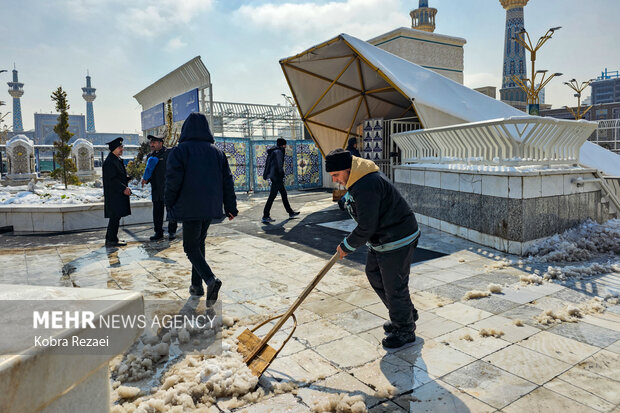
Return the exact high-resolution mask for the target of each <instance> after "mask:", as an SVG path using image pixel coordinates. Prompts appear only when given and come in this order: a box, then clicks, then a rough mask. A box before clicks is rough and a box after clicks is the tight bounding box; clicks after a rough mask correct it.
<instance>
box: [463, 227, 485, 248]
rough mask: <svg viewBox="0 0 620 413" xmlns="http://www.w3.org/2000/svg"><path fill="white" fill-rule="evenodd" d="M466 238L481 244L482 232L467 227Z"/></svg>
mask: <svg viewBox="0 0 620 413" xmlns="http://www.w3.org/2000/svg"><path fill="white" fill-rule="evenodd" d="M467 239H468V240H470V241H473V242H475V243H476V244H481V245H483V242H482V233H481V232H478V231H476V230H474V229H467Z"/></svg>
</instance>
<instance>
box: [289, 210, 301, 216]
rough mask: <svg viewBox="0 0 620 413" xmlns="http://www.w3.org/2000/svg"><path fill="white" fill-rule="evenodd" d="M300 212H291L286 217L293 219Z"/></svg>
mask: <svg viewBox="0 0 620 413" xmlns="http://www.w3.org/2000/svg"><path fill="white" fill-rule="evenodd" d="M299 214H300V212H299V211H293V212H289V214H288V217H289V218H295V217H296V216H297V215H299Z"/></svg>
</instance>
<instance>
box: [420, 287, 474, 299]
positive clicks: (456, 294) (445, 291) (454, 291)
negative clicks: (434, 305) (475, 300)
mask: <svg viewBox="0 0 620 413" xmlns="http://www.w3.org/2000/svg"><path fill="white" fill-rule="evenodd" d="M428 292H430V293H432V294H435V295H438V296H440V297H445V298H448V299H450V300H452V301H460V300H461V298H463V296H464V295H465V293H467V289H466V288H463V287H459V286H458V285H454V284H444V285H440V286H437V287H433V288H431V289H429V290H428Z"/></svg>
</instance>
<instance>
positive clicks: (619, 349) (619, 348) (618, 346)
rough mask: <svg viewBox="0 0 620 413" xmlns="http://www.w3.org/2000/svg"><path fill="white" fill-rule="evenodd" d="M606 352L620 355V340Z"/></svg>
mask: <svg viewBox="0 0 620 413" xmlns="http://www.w3.org/2000/svg"><path fill="white" fill-rule="evenodd" d="M605 350H607V351H611V352H612V353H616V354H620V340H618V341H616V342H615V343H613V344H612V345H611V346H609V347H607V348H606V349H605Z"/></svg>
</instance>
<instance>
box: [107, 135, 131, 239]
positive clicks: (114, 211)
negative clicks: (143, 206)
mask: <svg viewBox="0 0 620 413" xmlns="http://www.w3.org/2000/svg"><path fill="white" fill-rule="evenodd" d="M107 145H108V148H109V149H110V153H109V154H108V157H107V158H105V161H104V162H103V168H102V169H103V171H102V172H103V202H104V216H105V217H106V218H109V219H110V220H109V221H108V230H107V232H106V234H105V246H106V247H118V246H123V245H127V243H126V242H124V241H119V239H118V227H119V225H120V222H121V218H122V217H126V216H127V215H131V208H130V206H129V196H130V195H131V189H129V186H128V185H129V177H128V176H127V171H126V170H125V164H123V160H122V159H121V156H122V155H123V138H120V137H119V138H116V139H114V140H113V141H111V142H108V143H107Z"/></svg>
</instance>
